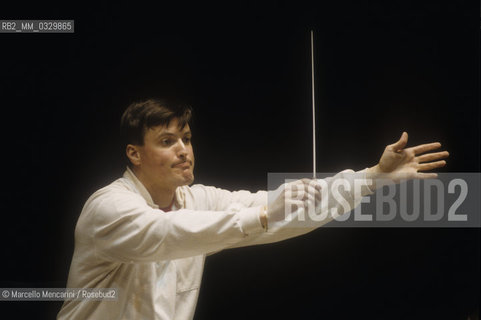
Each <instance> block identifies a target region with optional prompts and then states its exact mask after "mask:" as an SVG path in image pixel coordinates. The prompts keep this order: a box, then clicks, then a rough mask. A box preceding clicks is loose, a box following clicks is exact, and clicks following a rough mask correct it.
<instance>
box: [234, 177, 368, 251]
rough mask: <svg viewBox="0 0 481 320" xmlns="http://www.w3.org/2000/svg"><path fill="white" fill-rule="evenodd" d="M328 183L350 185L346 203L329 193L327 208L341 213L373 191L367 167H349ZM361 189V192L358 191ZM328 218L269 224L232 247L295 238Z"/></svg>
mask: <svg viewBox="0 0 481 320" xmlns="http://www.w3.org/2000/svg"><path fill="white" fill-rule="evenodd" d="M324 180H325V182H326V183H327V186H328V188H331V187H332V185H333V184H334V183H335V182H336V181H339V180H343V182H344V183H347V184H349V185H350V187H349V188H347V190H344V191H342V192H340V193H341V195H342V197H343V199H344V200H345V202H344V204H342V203H340V202H339V201H337V200H336V199H333V194H332V192H329V193H328V197H329V199H328V204H329V205H328V207H327V208H326V209H327V210H329V211H331V210H332V209H334V208H335V209H336V210H337V212H338V214H339V215H342V214H344V213H347V212H349V211H351V210H353V209H354V208H356V207H357V206H358V205H359V204H360V203H361V200H362V198H363V197H364V196H367V195H370V194H372V193H373V191H372V190H371V189H370V188H369V187H368V185H369V184H368V183H367V182H368V181H367V180H366V169H364V170H361V171H357V172H355V171H353V170H351V169H347V170H344V171H341V172H339V173H337V174H336V175H334V176H333V177H328V178H325V179H324ZM355 183H358V185H359V186H364V187H363V188H360V189H357V188H356V187H355ZM358 191H360V192H358ZM326 216H327V217H328V218H327V219H325V220H322V221H309V223H301V224H299V223H298V221H296V220H291V221H288V220H286V221H282V223H281V224H280V225H277V226H276V227H275V228H271V226H269V230H268V231H267V232H263V233H257V234H253V235H251V236H249V237H245V238H243V239H241V240H240V241H238V242H236V243H235V244H233V245H232V246H230V248H237V247H244V246H251V245H258V244H267V243H272V242H278V241H282V240H286V239H289V238H293V237H296V236H300V235H303V234H306V233H308V232H311V231H313V230H315V229H317V228H319V227H321V226H323V225H325V224H327V223H329V222H330V221H332V220H333V218H332V216H330V215H326Z"/></svg>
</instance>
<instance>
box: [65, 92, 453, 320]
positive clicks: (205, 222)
mask: <svg viewBox="0 0 481 320" xmlns="http://www.w3.org/2000/svg"><path fill="white" fill-rule="evenodd" d="M190 118H191V111H190V109H189V108H187V107H184V106H179V105H175V104H171V103H170V104H169V103H168V102H162V101H158V100H152V99H151V100H146V101H142V102H139V103H134V104H132V105H130V106H129V107H128V108H127V110H126V111H125V112H124V114H123V116H122V119H121V132H122V138H123V139H124V143H125V144H124V145H125V154H126V156H127V158H128V163H129V164H128V167H127V170H126V171H125V173H124V176H123V177H122V178H120V179H118V180H116V181H114V182H113V183H111V184H110V185H108V186H106V187H104V188H102V189H100V190H98V191H97V192H95V193H94V194H93V195H92V196H91V197H90V198H89V199H88V200H87V202H86V204H85V206H84V208H83V210H82V213H81V214H80V217H79V220H78V222H77V226H76V230H75V251H74V255H73V258H72V264H71V267H70V273H69V278H68V283H67V287H69V288H117V290H118V299H117V300H116V301H107V300H100V301H93V300H69V301H65V303H64V304H63V306H62V308H61V310H60V312H59V314H58V319H192V318H193V315H194V311H195V305H196V302H197V297H198V293H199V288H200V281H201V277H202V271H203V265H204V260H205V257H206V255H208V254H211V253H214V252H217V251H220V250H223V249H225V248H232V247H240V246H246V245H253V244H260V243H268V242H275V241H280V240H283V239H287V238H290V237H293V236H297V235H300V234H304V233H306V232H309V231H311V230H313V229H315V228H317V227H319V226H321V225H323V224H325V223H327V222H328V221H329V219H325V220H323V221H317V222H313V221H311V223H310V224H306V225H304V226H299V225H295V224H294V220H295V219H285V218H286V207H287V206H291V207H292V206H294V209H293V212H294V213H298V212H299V210H300V209H306V208H307V207H308V206H309V205H312V203H316V201H317V200H322V197H321V195H325V194H323V193H322V191H323V189H322V188H324V187H325V186H326V185H327V186H330V185H332V184H333V182H335V181H336V180H339V179H344V180H345V181H348V183H353V181H354V180H353V179H354V178H353V177H357V178H358V179H360V180H362V181H364V184H365V188H364V189H362V191H361V193H356V192H354V191H344V192H343V197H344V199H346V201H347V203H348V207H347V208H346V207H345V206H341V205H340V204H339V202H336V201H328V202H327V203H328V205H329V208H328V209H332V208H336V209H337V210H338V213H339V214H342V213H343V212H346V211H349V210H352V209H353V208H354V207H355V206H356V205H357V204H359V203H360V200H361V198H362V196H364V195H368V194H371V193H372V190H374V189H375V188H376V186H375V183H374V182H373V181H375V180H374V178H376V177H377V176H378V175H379V174H386V173H387V175H388V177H389V178H390V179H391V180H393V181H395V182H398V181H399V180H400V179H401V178H409V179H412V178H434V177H436V174H435V173H420V172H418V171H425V170H431V169H435V168H439V167H442V166H444V165H445V161H443V160H440V159H442V158H445V157H447V156H448V153H447V152H438V153H428V154H425V155H421V156H418V155H419V154H421V153H424V152H427V151H430V150H433V149H436V148H439V147H440V144H439V143H431V144H426V145H421V146H417V147H413V148H408V149H405V148H404V147H405V146H406V143H407V133H403V135H402V137H401V139H400V140H399V141H398V142H396V143H394V144H392V145H389V146H387V147H386V149H385V151H384V153H383V155H382V157H381V160H380V162H379V164H377V165H376V166H374V167H372V168H368V169H365V170H362V171H359V172H357V173H354V171H352V170H345V171H343V172H341V173H339V174H337V175H336V176H334V177H332V178H328V179H325V180H323V183H321V181H316V180H309V179H302V180H298V181H295V182H292V183H290V184H284V185H282V186H281V187H279V188H278V189H277V190H275V191H273V192H272V193H271V194H270V196H269V201H268V196H267V194H268V193H267V192H266V191H259V192H257V193H250V192H247V191H237V192H230V191H227V190H222V189H218V188H214V187H207V186H203V185H193V186H191V187H189V185H190V184H192V182H193V181H194V165H195V158H194V152H193V148H192V143H191V138H192V132H191V131H190V126H189V121H190ZM286 186H289V188H286ZM291 187H295V188H291ZM347 190H354V188H348V189H347ZM327 197H328V198H330V197H331V195H328V196H327ZM291 209H292V208H291ZM322 210H326V209H325V208H324V209H322V208H321V209H320V206H316V211H317V212H320V211H322ZM291 218H292V216H291Z"/></svg>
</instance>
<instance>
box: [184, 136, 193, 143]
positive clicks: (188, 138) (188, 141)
mask: <svg viewBox="0 0 481 320" xmlns="http://www.w3.org/2000/svg"><path fill="white" fill-rule="evenodd" d="M191 139H192V138H191V137H185V138H184V143H187V144H188V143H190V141H191Z"/></svg>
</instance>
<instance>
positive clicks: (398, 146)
mask: <svg viewBox="0 0 481 320" xmlns="http://www.w3.org/2000/svg"><path fill="white" fill-rule="evenodd" d="M407 143H408V133H407V132H406V131H404V132H403V133H402V135H401V138H399V140H398V141H397V142H396V143H393V144H391V145H389V147H391V148H392V149H393V150H394V151H401V150H402V149H404V147H405V146H406V144H407Z"/></svg>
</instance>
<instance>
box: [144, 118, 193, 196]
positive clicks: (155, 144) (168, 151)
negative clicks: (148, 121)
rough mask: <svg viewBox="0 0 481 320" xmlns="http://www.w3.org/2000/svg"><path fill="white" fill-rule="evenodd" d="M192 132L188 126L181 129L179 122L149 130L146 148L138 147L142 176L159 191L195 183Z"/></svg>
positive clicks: (146, 135) (146, 136)
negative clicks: (159, 189)
mask: <svg viewBox="0 0 481 320" xmlns="http://www.w3.org/2000/svg"><path fill="white" fill-rule="evenodd" d="M191 138H192V133H191V131H190V127H189V125H188V124H187V125H186V126H185V127H184V128H183V129H180V128H179V122H178V119H173V120H172V121H171V122H170V123H169V125H168V126H157V127H153V128H150V129H148V130H147V132H146V133H145V136H144V145H143V146H138V147H137V148H138V151H139V155H140V165H139V166H138V169H139V170H140V171H141V175H142V176H144V177H145V178H147V179H148V181H149V184H151V185H152V186H155V187H156V188H167V189H172V188H176V187H179V186H183V185H188V184H191V183H192V182H193V181H194V151H193V149H192V144H191Z"/></svg>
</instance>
